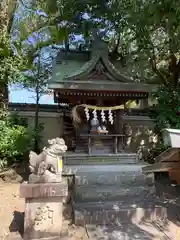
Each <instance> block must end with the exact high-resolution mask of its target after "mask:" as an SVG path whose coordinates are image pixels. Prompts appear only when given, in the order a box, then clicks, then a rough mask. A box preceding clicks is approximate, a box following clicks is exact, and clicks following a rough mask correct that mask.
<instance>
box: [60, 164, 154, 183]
mask: <svg viewBox="0 0 180 240" xmlns="http://www.w3.org/2000/svg"><path fill="white" fill-rule="evenodd" d="M143 166H145V165H144V164H134V165H129V164H119V165H116V164H115V165H114V164H111V165H79V166H76V165H72V166H70V165H68V166H64V170H63V174H75V184H76V186H82V185H83V186H84V185H119V186H120V185H125V184H127V185H146V184H149V185H151V184H152V183H153V182H154V176H153V174H149V175H145V174H143V173H142V167H143Z"/></svg>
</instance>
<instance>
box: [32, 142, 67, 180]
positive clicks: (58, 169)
mask: <svg viewBox="0 0 180 240" xmlns="http://www.w3.org/2000/svg"><path fill="white" fill-rule="evenodd" d="M66 151H67V146H66V145H65V142H64V139H62V138H55V139H52V140H48V147H45V148H44V149H43V151H42V153H40V154H39V155H38V154H36V153H35V152H33V151H31V152H30V154H29V168H30V171H31V174H30V176H29V183H48V182H60V181H61V174H62V154H63V153H65V152H66Z"/></svg>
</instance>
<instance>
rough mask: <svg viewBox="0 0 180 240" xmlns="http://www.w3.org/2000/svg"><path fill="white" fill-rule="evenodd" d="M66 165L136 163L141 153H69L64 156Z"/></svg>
mask: <svg viewBox="0 0 180 240" xmlns="http://www.w3.org/2000/svg"><path fill="white" fill-rule="evenodd" d="M63 162H64V165H79V164H84V165H88V164H100V165H103V164H135V163H139V155H138V154H136V153H129V154H128V153H118V154H105V155H103V154H100V155H97V154H96V155H88V154H82V153H81V154H68V155H65V156H64V157H63Z"/></svg>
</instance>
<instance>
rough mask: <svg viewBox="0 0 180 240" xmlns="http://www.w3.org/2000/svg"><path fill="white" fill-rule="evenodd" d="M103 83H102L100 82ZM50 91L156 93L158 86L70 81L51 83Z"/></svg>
mask: <svg viewBox="0 0 180 240" xmlns="http://www.w3.org/2000/svg"><path fill="white" fill-rule="evenodd" d="M100 82H101V81H100ZM48 87H49V88H50V89H54V90H58V89H59V90H60V89H69V90H91V91H97V90H100V91H128V92H146V93H151V92H153V91H156V89H157V87H158V85H154V84H139V83H138V84H135V83H121V82H114V83H113V82H103V81H102V83H97V82H94V81H88V82H87V81H73V82H72V81H71V82H70V81H69V82H61V83H50V84H49V86H48Z"/></svg>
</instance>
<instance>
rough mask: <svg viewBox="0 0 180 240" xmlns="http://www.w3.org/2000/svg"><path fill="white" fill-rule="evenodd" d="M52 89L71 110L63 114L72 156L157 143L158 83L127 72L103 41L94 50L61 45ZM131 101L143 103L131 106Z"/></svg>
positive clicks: (132, 149)
mask: <svg viewBox="0 0 180 240" xmlns="http://www.w3.org/2000/svg"><path fill="white" fill-rule="evenodd" d="M48 87H49V88H50V89H53V91H54V101H55V103H58V104H59V106H62V104H65V105H66V106H68V108H69V109H70V112H69V113H67V111H66V112H65V111H64V112H63V127H62V133H61V137H63V138H64V139H65V142H66V144H67V146H68V151H69V154H70V153H71V154H73V153H74V154H84V155H92V156H93V155H106V154H107V155H118V154H121V153H124V152H127V153H136V152H137V151H138V149H139V147H140V146H141V145H143V144H144V145H148V144H151V140H149V139H150V135H152V131H153V127H154V123H153V121H152V120H151V119H150V117H149V116H148V113H147V111H146V110H147V108H148V104H147V102H148V97H149V96H150V94H151V93H152V91H154V90H155V89H156V86H155V85H152V84H144V83H139V82H138V83H136V82H135V81H133V80H132V79H131V78H128V77H127V76H124V74H122V73H121V71H120V70H118V69H117V68H116V67H115V65H113V63H112V62H111V61H110V59H109V53H108V47H107V45H106V43H104V42H103V41H100V40H96V39H95V40H94V41H93V42H92V46H91V49H90V50H86V49H84V50H82V49H81V50H70V49H61V50H60V51H59V53H58V54H57V57H56V59H55V61H54V63H53V75H52V79H51V80H50V82H49V86H48ZM129 101H136V102H138V104H139V107H138V108H136V109H129V108H128V104H127V103H128V102H129ZM60 109H61V111H63V110H62V109H63V108H62V107H60ZM66 109H67V107H66Z"/></svg>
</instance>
